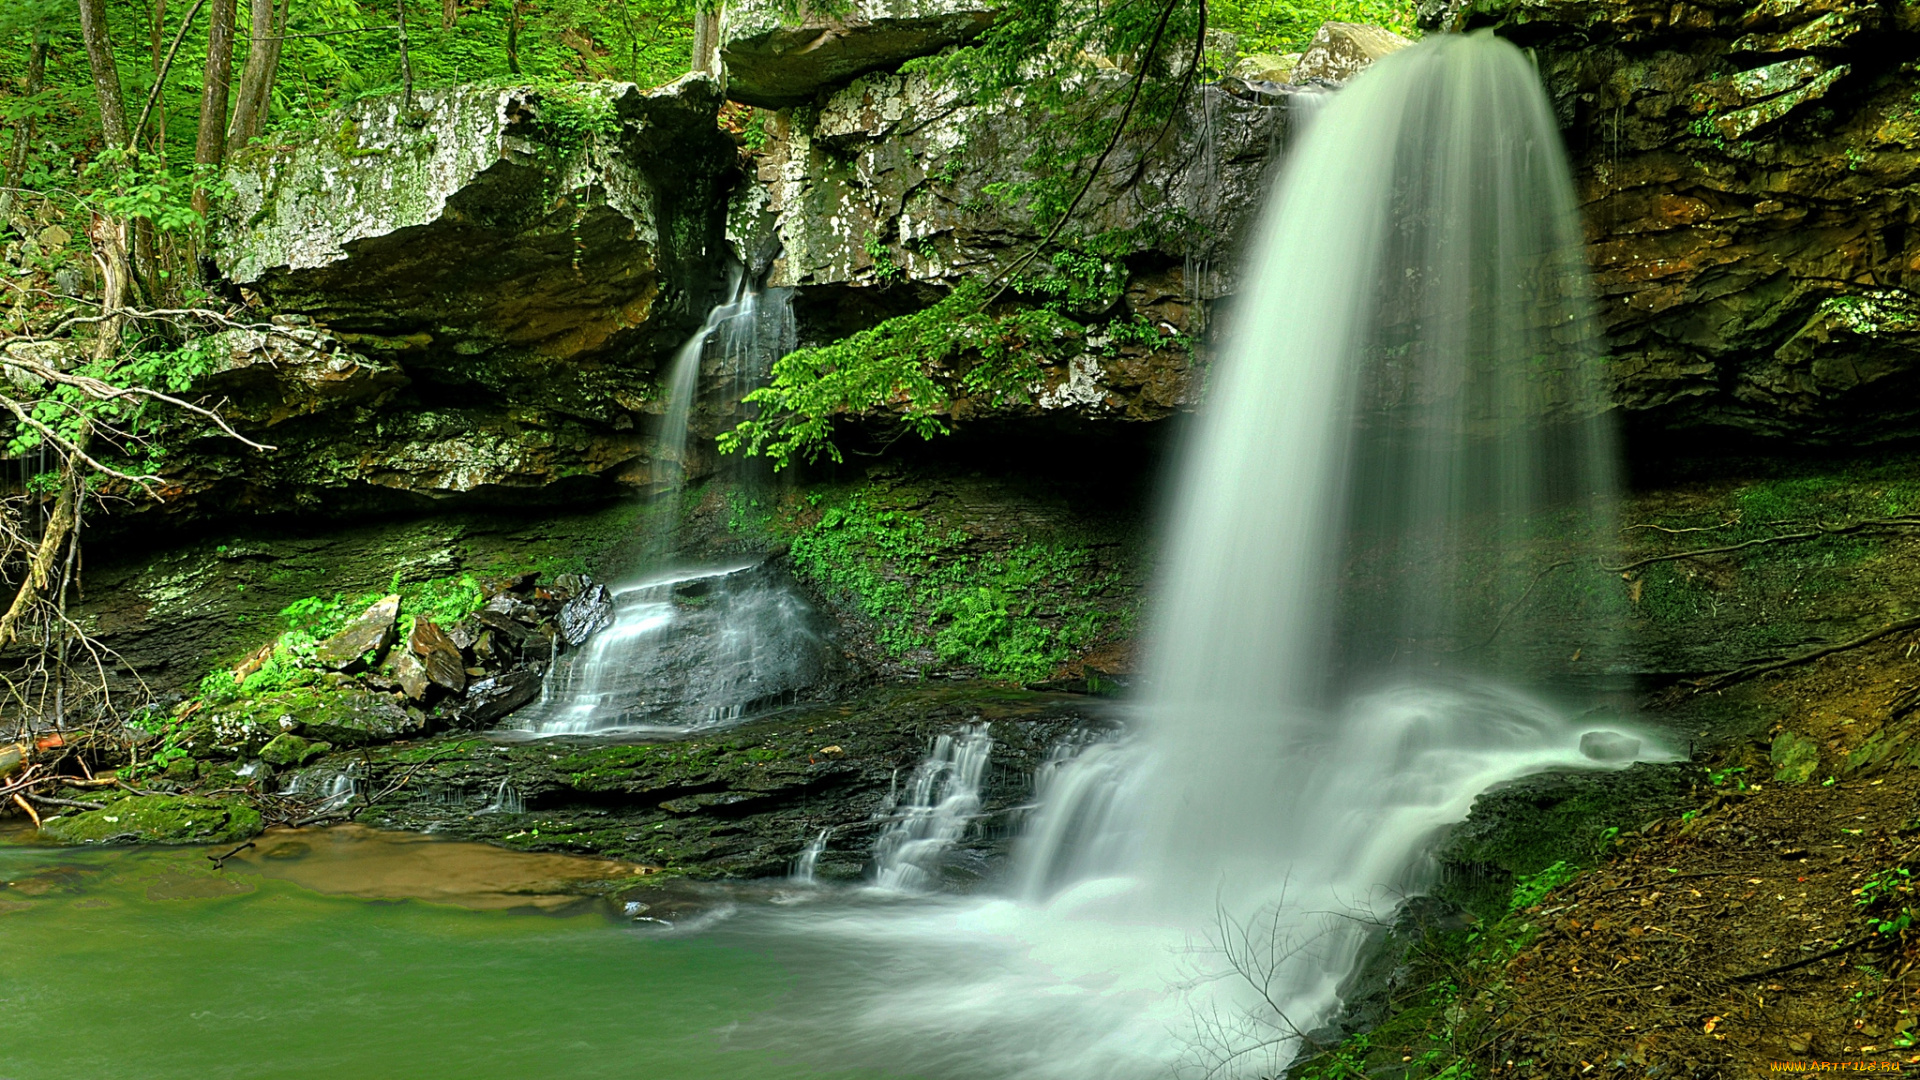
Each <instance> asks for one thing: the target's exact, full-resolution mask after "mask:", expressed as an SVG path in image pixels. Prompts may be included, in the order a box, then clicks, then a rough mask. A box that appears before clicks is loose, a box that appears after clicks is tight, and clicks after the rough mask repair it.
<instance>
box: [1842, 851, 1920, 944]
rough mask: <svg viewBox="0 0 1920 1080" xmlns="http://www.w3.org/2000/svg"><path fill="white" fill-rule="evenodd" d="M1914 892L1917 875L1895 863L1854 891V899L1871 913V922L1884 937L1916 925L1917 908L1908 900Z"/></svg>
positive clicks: (1869, 878) (1876, 931)
mask: <svg viewBox="0 0 1920 1080" xmlns="http://www.w3.org/2000/svg"><path fill="white" fill-rule="evenodd" d="M1912 894H1913V874H1912V872H1911V871H1909V870H1908V869H1907V868H1906V867H1904V866H1892V867H1888V868H1886V869H1884V870H1881V871H1879V872H1877V873H1875V874H1873V875H1872V876H1870V877H1868V878H1867V880H1866V883H1865V884H1863V885H1861V886H1860V888H1858V889H1856V890H1854V898H1853V902H1854V903H1855V904H1857V905H1859V906H1860V907H1864V908H1869V909H1877V910H1874V911H1872V912H1871V917H1870V918H1869V919H1868V925H1869V927H1871V928H1872V930H1873V932H1874V933H1876V934H1880V935H1883V936H1889V937H1890V936H1892V935H1895V934H1900V933H1904V932H1905V931H1906V930H1907V929H1908V928H1910V927H1911V926H1912V925H1913V908H1912V906H1911V905H1910V904H1908V903H1907V902H1906V900H1907V897H1909V896H1911V895H1912Z"/></svg>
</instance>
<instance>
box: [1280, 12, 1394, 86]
mask: <svg viewBox="0 0 1920 1080" xmlns="http://www.w3.org/2000/svg"><path fill="white" fill-rule="evenodd" d="M1411 44H1413V42H1411V41H1409V40H1407V39H1406V38H1403V37H1401V36H1400V35H1399V34H1396V33H1394V32H1393V31H1391V30H1385V29H1382V28H1380V27H1378V26H1367V25H1365V24H1363V23H1344V22H1328V23H1322V24H1321V25H1320V30H1319V32H1317V33H1315V34H1314V35H1313V42H1312V44H1310V45H1308V46H1307V51H1306V52H1305V53H1303V54H1301V56H1300V61H1299V63H1298V64H1296V65H1295V66H1294V69H1293V73H1292V76H1291V80H1290V81H1292V82H1294V83H1306V82H1315V81H1317V82H1325V83H1343V82H1346V81H1347V80H1348V79H1351V78H1353V77H1354V76H1355V75H1358V74H1360V72H1362V71H1364V70H1366V69H1367V68H1368V67H1369V66H1371V65H1372V64H1373V62H1374V61H1376V60H1378V59H1380V58H1381V57H1383V56H1386V55H1387V54H1389V53H1393V52H1398V51H1399V50H1401V49H1404V48H1406V47H1407V46H1409V45H1411Z"/></svg>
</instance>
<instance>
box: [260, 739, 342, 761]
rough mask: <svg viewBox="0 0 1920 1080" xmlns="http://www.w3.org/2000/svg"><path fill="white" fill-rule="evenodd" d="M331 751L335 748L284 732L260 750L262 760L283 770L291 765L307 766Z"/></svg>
mask: <svg viewBox="0 0 1920 1080" xmlns="http://www.w3.org/2000/svg"><path fill="white" fill-rule="evenodd" d="M331 749H333V747H332V746H330V745H328V744H327V743H323V742H313V741H311V740H309V739H303V738H301V737H300V736H298V735H295V734H294V733H293V732H291V731H283V732H281V733H280V734H279V735H277V736H275V737H274V740H273V741H272V742H270V743H268V744H267V745H265V746H263V747H261V748H260V760H261V761H264V762H266V763H267V764H269V765H278V766H280V767H282V768H285V767H287V766H289V765H305V764H306V763H307V762H309V761H312V760H313V759H314V758H317V757H319V756H320V755H321V754H324V753H326V752H327V751H329V750H331Z"/></svg>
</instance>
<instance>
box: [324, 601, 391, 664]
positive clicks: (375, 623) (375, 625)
mask: <svg viewBox="0 0 1920 1080" xmlns="http://www.w3.org/2000/svg"><path fill="white" fill-rule="evenodd" d="M399 617H400V596H399V594H397V593H395V594H391V595H388V596H384V597H382V598H381V599H380V600H378V601H376V602H375V603H374V604H373V605H372V606H371V607H369V608H367V610H365V611H363V612H361V613H360V615H359V617H358V618H356V619H354V620H353V621H352V622H350V623H348V624H347V626H346V628H345V629H343V630H341V631H340V632H339V633H337V634H335V635H333V636H332V637H330V638H328V639H327V640H325V641H323V642H321V643H320V647H319V648H318V649H316V650H315V651H314V659H316V660H318V661H320V663H322V664H325V665H326V666H327V667H330V668H333V669H335V670H337V671H360V670H364V669H365V668H367V667H369V666H371V664H377V663H379V662H380V658H381V657H382V656H384V655H385V654H386V651H387V649H388V648H389V647H391V646H392V645H393V642H394V635H395V630H396V623H397V621H398V619H399Z"/></svg>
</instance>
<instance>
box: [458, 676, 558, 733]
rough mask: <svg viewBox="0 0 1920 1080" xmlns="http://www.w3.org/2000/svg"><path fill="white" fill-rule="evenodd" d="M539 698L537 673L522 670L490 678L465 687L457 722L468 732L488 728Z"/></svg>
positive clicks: (538, 677)
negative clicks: (464, 699)
mask: <svg viewBox="0 0 1920 1080" xmlns="http://www.w3.org/2000/svg"><path fill="white" fill-rule="evenodd" d="M539 694H540V673H539V672H537V671H532V670H528V669H526V668H522V669H520V670H518V671H508V672H504V673H502V674H499V675H493V676H489V677H488V678H485V679H480V680H478V681H476V682H475V683H474V684H473V685H471V686H469V687H467V700H466V702H465V704H463V705H462V706H461V708H460V721H461V723H462V724H463V725H465V726H467V727H471V728H484V727H491V726H493V725H494V724H497V723H499V722H500V721H502V720H504V719H506V717H507V714H509V713H511V712H513V711H514V710H515V709H518V708H520V707H521V706H522V705H525V704H526V703H527V702H529V701H532V700H533V699H534V698H535V697H538V696H539Z"/></svg>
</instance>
